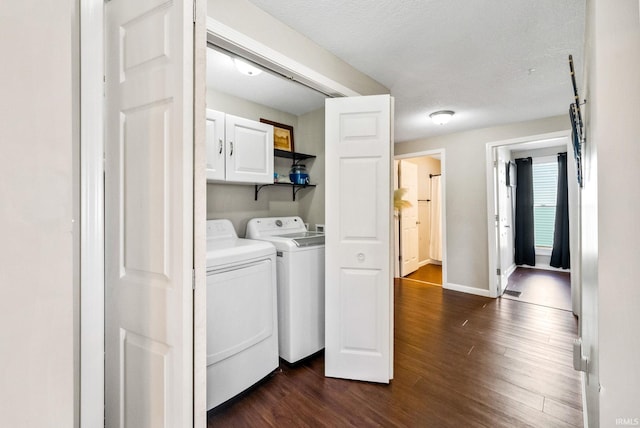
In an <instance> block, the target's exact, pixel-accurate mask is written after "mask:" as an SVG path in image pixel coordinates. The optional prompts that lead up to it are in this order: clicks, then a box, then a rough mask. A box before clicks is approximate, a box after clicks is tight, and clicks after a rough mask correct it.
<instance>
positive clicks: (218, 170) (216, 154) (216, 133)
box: [207, 109, 225, 181]
mask: <svg viewBox="0 0 640 428" xmlns="http://www.w3.org/2000/svg"><path fill="white" fill-rule="evenodd" d="M224 141H225V137H224V113H222V112H220V111H215V110H211V109H207V181H209V180H218V181H224V179H225V175H224V158H225V150H224V146H225V143H224Z"/></svg>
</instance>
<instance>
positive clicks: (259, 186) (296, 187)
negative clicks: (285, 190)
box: [254, 183, 316, 201]
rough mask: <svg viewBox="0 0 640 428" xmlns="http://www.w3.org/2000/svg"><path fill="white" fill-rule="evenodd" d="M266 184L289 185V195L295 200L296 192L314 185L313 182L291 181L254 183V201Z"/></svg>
mask: <svg viewBox="0 0 640 428" xmlns="http://www.w3.org/2000/svg"><path fill="white" fill-rule="evenodd" d="M268 186H277V187H290V188H291V197H292V199H293V200H294V201H295V200H296V193H298V192H299V191H300V190H302V189H306V188H310V187H311V188H313V187H316V185H315V184H293V183H273V184H256V185H255V187H256V191H255V198H254V201H257V200H258V193H260V190H262V189H263V188H265V187H268Z"/></svg>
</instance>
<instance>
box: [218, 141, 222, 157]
mask: <svg viewBox="0 0 640 428" xmlns="http://www.w3.org/2000/svg"><path fill="white" fill-rule="evenodd" d="M218 143H219V144H218V154H219V155H221V154H222V138H220V139H219V140H218Z"/></svg>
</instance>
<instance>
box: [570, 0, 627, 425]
mask: <svg viewBox="0 0 640 428" xmlns="http://www.w3.org/2000/svg"><path fill="white" fill-rule="evenodd" d="M638 7H639V5H638V1H637V0H619V1H616V2H610V1H607V0H589V1H588V7H587V16H588V19H587V45H586V46H587V47H586V50H587V52H586V53H587V72H586V78H587V79H586V80H587V90H586V91H585V93H584V97H585V98H586V99H587V105H586V106H585V108H586V111H587V143H586V144H587V148H588V155H587V159H586V167H585V169H586V174H585V175H586V184H585V188H584V190H583V194H582V196H583V208H582V218H583V235H582V242H583V260H582V266H583V306H582V314H583V317H582V325H581V327H582V337H583V340H584V343H585V347H586V353H587V354H588V355H589V358H590V367H589V378H588V384H587V385H588V386H587V408H588V414H589V425H590V426H592V427H596V426H601V427H611V426H616V425H620V424H618V423H617V419H618V418H630V419H631V420H632V422H631V424H632V425H637V424H638V423H640V422H638V421H640V394H638V391H640V358H639V357H638V356H639V355H640V335H639V334H638V331H637V330H638V325H640V287H639V286H638V278H639V277H640V264H639V263H638V255H639V254H640V247H639V244H638V242H640V228H638V225H637V222H638V220H637V219H638V212H640V192H638V191H636V190H635V187H636V185H637V183H639V182H640V169H639V168H638V164H640V144H639V143H640V140H639V139H638V136H639V135H640V120H639V116H638V112H640V79H639V78H638V76H640V18H639V16H640V14H639V11H638ZM581 95H582V94H581ZM598 385H600V387H601V390H600V392H599V393H598Z"/></svg>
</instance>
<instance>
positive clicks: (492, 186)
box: [487, 133, 579, 315]
mask: <svg viewBox="0 0 640 428" xmlns="http://www.w3.org/2000/svg"><path fill="white" fill-rule="evenodd" d="M565 134H566V133H556V134H554V135H549V136H538V137H532V138H530V139H526V140H519V141H518V140H512V141H503V142H496V143H489V144H487V160H488V162H487V195H488V198H487V201H488V210H489V212H488V218H489V225H488V228H489V244H490V245H489V250H490V251H489V260H490V287H491V289H490V292H491V295H492V296H493V297H504V298H506V299H511V300H517V301H521V302H526V303H531V304H536V305H542V306H547V307H552V308H557V309H563V310H572V311H573V312H574V313H575V314H576V315H579V308H578V307H577V306H576V302H577V301H579V279H578V278H576V276H575V275H572V272H571V269H569V266H571V267H573V268H575V267H577V265H576V263H578V262H579V261H578V257H579V255H578V251H579V243H578V241H577V239H578V230H579V229H578V228H579V224H578V222H579V217H578V215H577V212H576V208H577V206H578V199H577V198H578V197H579V193H578V186H577V183H576V180H575V178H574V177H575V168H574V165H573V163H572V158H571V151H570V150H571V147H570V146H568V144H569V139H568V136H567V135H565ZM564 152H568V153H569V156H568V157H565V160H566V162H565V164H564V165H565V166H564V169H563V170H561V169H560V168H559V166H558V165H560V160H559V158H560V157H562V155H560V154H561V153H564ZM563 174H564V175H565V176H564V189H565V190H564V194H566V203H565V204H566V208H567V209H566V210H565V211H566V215H565V214H563V215H562V216H561V217H560V218H564V219H565V220H566V222H567V224H568V227H567V233H568V237H567V238H566V241H567V246H568V247H569V249H568V250H567V254H566V263H565V264H563V266H562V268H558V267H553V265H556V266H557V265H558V263H557V262H555V261H554V262H551V256H552V247H553V246H554V230H555V228H556V202H557V200H559V199H558V198H557V196H558V189H559V187H558V186H559V183H560V181H561V180H560V181H559V178H560V177H561V176H562V175H563ZM523 178H524V179H526V180H523ZM519 179H520V180H519ZM521 181H522V182H521ZM560 194H562V191H560ZM556 251H557V249H556ZM569 259H570V260H569ZM569 261H570V262H569ZM574 271H578V269H574Z"/></svg>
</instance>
